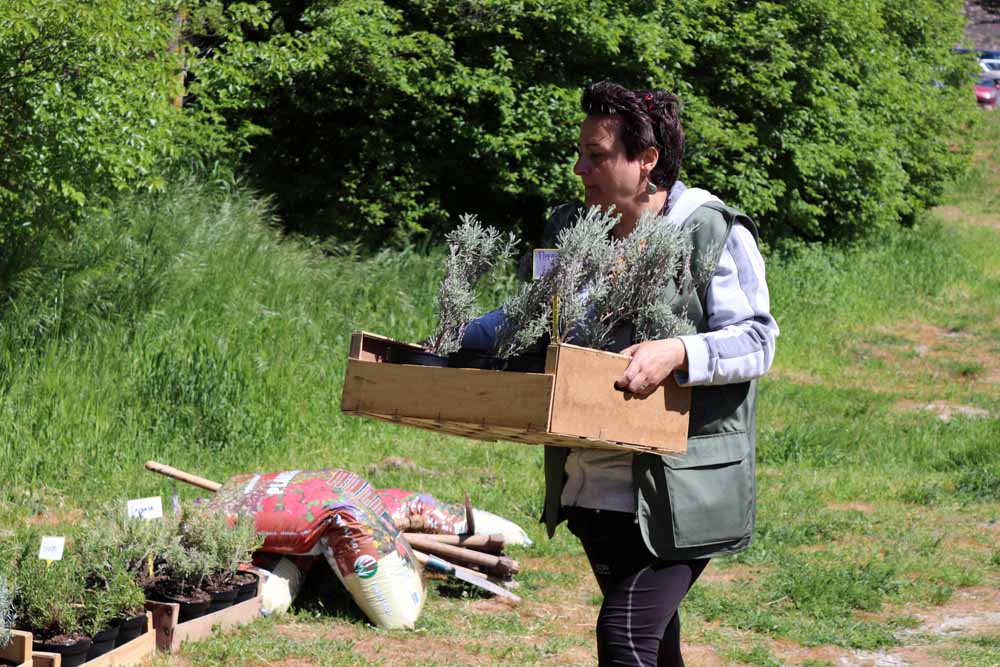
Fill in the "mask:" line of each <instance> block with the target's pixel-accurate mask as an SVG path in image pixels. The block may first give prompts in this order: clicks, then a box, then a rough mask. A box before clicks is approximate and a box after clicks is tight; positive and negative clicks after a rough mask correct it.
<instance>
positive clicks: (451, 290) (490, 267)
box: [429, 214, 517, 354]
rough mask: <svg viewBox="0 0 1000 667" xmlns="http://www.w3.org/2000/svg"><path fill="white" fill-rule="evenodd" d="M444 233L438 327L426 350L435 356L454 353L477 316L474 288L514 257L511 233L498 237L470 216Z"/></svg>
mask: <svg viewBox="0 0 1000 667" xmlns="http://www.w3.org/2000/svg"><path fill="white" fill-rule="evenodd" d="M461 221H462V223H461V224H460V225H459V226H458V227H456V228H455V229H454V230H452V231H451V232H449V233H448V235H447V237H446V238H447V241H448V259H447V264H446V268H445V274H444V279H443V280H442V281H441V289H440V290H439V291H438V301H437V311H438V326H437V330H436V331H435V332H434V336H433V337H432V338H431V340H430V344H429V349H430V351H431V352H434V353H435V354H448V353H449V352H454V351H456V350H458V348H459V346H460V344H461V342H462V336H463V334H464V333H465V328H466V327H467V326H468V324H469V322H470V321H472V319H473V318H474V317H476V315H477V314H478V309H477V307H476V287H477V286H478V285H479V283H480V281H481V280H482V279H483V278H484V277H485V276H486V275H487V274H489V273H491V272H493V271H494V270H496V269H497V268H499V267H501V266H503V265H504V264H506V263H507V262H508V261H509V260H510V258H511V257H512V256H513V254H514V248H515V246H516V245H517V241H516V239H515V237H514V235H513V234H509V235H507V236H502V235H501V234H500V232H498V231H497V230H496V229H494V228H492V227H483V226H482V225H481V224H480V223H479V220H478V219H477V218H476V216H474V215H468V214H467V215H463V216H462V217H461Z"/></svg>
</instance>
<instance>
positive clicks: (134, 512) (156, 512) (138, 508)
mask: <svg viewBox="0 0 1000 667" xmlns="http://www.w3.org/2000/svg"><path fill="white" fill-rule="evenodd" d="M128 516H129V518H130V519H147V520H149V519H162V518H163V499H162V498H160V496H153V497H152V498H137V499H135V500H130V501H128Z"/></svg>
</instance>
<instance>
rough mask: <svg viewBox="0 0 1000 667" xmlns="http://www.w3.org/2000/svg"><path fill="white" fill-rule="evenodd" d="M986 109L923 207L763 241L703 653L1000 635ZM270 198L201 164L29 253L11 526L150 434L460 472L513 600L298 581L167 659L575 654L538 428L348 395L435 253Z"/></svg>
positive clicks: (704, 604) (72, 500)
mask: <svg viewBox="0 0 1000 667" xmlns="http://www.w3.org/2000/svg"><path fill="white" fill-rule="evenodd" d="M980 132H981V136H979V137H978V138H977V144H976V145H977V147H978V148H977V150H976V153H975V159H976V168H975V169H974V170H973V172H972V174H971V175H970V176H969V178H968V179H967V180H965V181H963V182H961V183H957V184H955V185H954V186H953V187H952V188H951V189H950V191H949V195H948V198H947V201H946V202H945V205H943V206H942V207H940V208H939V209H937V210H936V211H934V212H932V213H931V214H930V215H929V216H927V218H926V219H925V220H923V221H921V223H920V224H919V225H918V226H917V227H916V228H914V229H912V230H907V231H904V232H901V233H899V234H895V235H893V236H891V237H887V238H885V239H881V240H877V241H874V242H872V243H870V244H866V245H864V246H859V247H856V248H850V249H828V248H827V249H824V248H818V247H805V248H800V249H798V250H797V251H795V252H793V253H789V254H788V255H783V256H777V255H772V256H770V257H769V258H768V282H769V285H770V287H771V291H772V301H773V307H774V312H775V315H776V317H777V319H778V322H779V325H780V326H781V331H782V333H781V337H780V339H779V341H778V354H777V360H776V362H775V367H774V369H773V372H772V374H771V375H770V376H769V377H767V378H765V379H764V380H763V381H762V382H761V393H760V402H759V406H760V407H759V438H758V460H759V479H758V481H759V500H758V508H759V510H758V512H759V514H758V527H757V532H756V535H755V540H754V543H753V546H752V547H751V549H750V550H748V551H747V552H745V553H744V554H741V555H739V556H737V557H734V558H728V559H720V560H718V561H716V562H714V563H713V564H712V565H711V566H710V567H709V569H708V570H707V571H706V574H705V576H704V579H703V581H702V582H700V583H699V584H698V585H697V586H696V587H695V588H694V589H693V590H692V593H691V595H690V596H689V598H688V600H687V601H686V602H685V603H684V607H683V613H684V615H685V616H684V631H683V633H684V638H685V641H686V643H687V644H688V646H689V650H688V655H689V656H690V657H689V660H688V663H689V664H690V665H694V666H695V667H697V666H698V665H706V666H707V665H720V664H721V665H729V664H734V665H735V664H750V665H784V664H790V665H802V666H803V667H805V666H812V667H819V666H821V665H829V666H830V667H833V666H834V665H838V666H839V665H841V664H858V665H870V664H874V660H875V659H876V658H872V657H871V656H879V655H883V654H884V655H887V656H889V657H893V656H896V657H903V658H906V659H907V660H909V661H910V663H909V664H914V665H918V664H929V665H937V664H946V665H968V666H970V667H975V666H979V665H995V664H997V660H998V658H997V656H998V646H1000V622H998V621H997V620H996V619H997V618H1000V595H998V594H997V591H998V589H1000V262H998V261H997V259H996V257H997V256H998V254H1000V214H998V213H997V211H1000V116H997V115H995V114H994V115H991V116H988V117H986V118H985V122H984V124H983V128H982V129H981V130H980ZM268 222H269V221H268V218H267V213H266V211H264V210H262V209H261V208H260V207H259V206H257V205H256V204H255V203H254V202H253V201H252V200H251V199H249V198H248V197H246V196H244V195H240V194H231V193H219V192H210V191H208V190H206V189H204V188H200V187H196V186H194V185H189V186H187V187H183V188H178V189H177V190H175V191H174V192H172V193H170V194H168V195H165V196H162V197H160V198H159V199H157V200H155V201H151V200H150V199H149V198H137V199H136V200H134V201H131V202H126V203H124V204H123V205H122V206H120V207H118V208H116V209H115V210H114V211H113V212H112V213H111V214H109V215H108V216H107V217H105V218H102V219H100V220H96V221H95V222H94V223H93V224H91V225H89V226H87V227H86V228H85V231H84V232H83V233H82V234H81V236H79V237H78V238H77V239H75V241H74V242H73V243H71V244H68V245H66V246H64V247H61V248H60V249H59V250H58V252H53V253H52V254H51V256H50V257H48V259H47V262H48V263H47V265H46V266H44V267H41V268H40V269H39V270H38V272H37V273H36V274H34V275H32V276H28V277H26V278H25V279H24V280H23V281H22V284H21V285H20V292H21V296H20V298H19V299H18V300H17V302H16V303H15V304H14V306H13V307H11V308H9V309H8V311H7V313H6V314H5V315H4V319H3V321H2V322H0V525H3V526H5V527H7V528H10V527H13V526H16V525H18V524H19V523H21V522H23V521H25V520H26V519H27V518H28V517H31V516H34V515H41V516H40V519H37V520H42V521H58V520H59V519H60V518H62V519H67V518H73V517H75V516H76V515H77V513H78V512H79V511H81V510H82V509H84V508H86V507H87V506H89V505H91V503H92V501H93V500H94V499H98V500H103V501H107V502H117V501H120V500H122V499H124V498H126V497H138V496H145V495H154V494H163V495H169V494H170V493H171V492H172V491H173V487H172V485H171V484H170V483H168V482H166V481H164V479H162V478H158V477H155V476H154V475H152V474H150V473H146V472H144V471H143V470H142V463H143V462H144V461H145V460H147V459H157V460H160V461H163V462H165V463H169V464H171V465H174V466H177V467H180V468H183V469H186V470H189V471H192V472H195V473H197V474H200V475H203V476H206V477H210V478H214V479H218V480H224V479H226V478H227V477H228V476H229V475H232V474H236V473H238V472H244V471H249V470H262V471H263V470H277V469H290V468H300V469H309V468H318V467H344V468H348V469H351V470H354V471H356V472H359V473H361V474H363V475H365V476H367V477H368V478H369V479H370V480H371V481H372V482H373V483H374V484H375V485H377V486H382V487H387V486H402V487H405V488H412V489H416V490H423V491H428V492H431V493H434V494H435V495H437V496H438V497H440V498H443V499H448V500H457V499H460V498H461V496H462V493H463V492H464V491H466V490H468V491H469V492H470V493H471V494H472V497H473V500H474V502H475V504H477V505H478V506H481V507H483V508H486V509H489V510H491V511H495V512H497V513H500V514H502V515H504V516H506V517H508V518H510V519H512V520H515V521H517V522H519V523H520V524H521V525H522V526H524V527H525V528H526V529H527V530H528V531H529V532H530V533H531V535H532V537H533V538H534V539H535V540H536V546H535V547H533V548H532V549H531V550H526V551H520V552H518V553H516V554H515V555H516V557H518V558H519V559H520V560H522V562H524V563H525V564H526V568H525V572H524V573H523V574H522V575H520V576H519V580H520V582H521V588H520V589H519V594H520V595H522V597H523V598H524V603H523V604H522V605H521V606H520V607H518V608H516V609H512V608H510V607H507V606H505V605H503V604H501V603H498V602H496V601H493V600H489V599H483V598H479V597H477V596H476V595H475V594H474V593H473V592H472V591H463V590H462V589H455V588H453V587H447V588H441V589H440V590H439V593H440V594H432V595H431V598H430V600H429V602H428V604H427V606H426V607H425V611H424V614H423V616H422V617H421V620H420V622H419V624H418V626H417V628H416V629H415V630H414V631H411V632H383V631H379V630H376V629H373V628H371V627H369V626H368V625H366V624H365V623H364V622H363V621H359V620H358V619H357V618H356V617H355V616H354V615H352V614H351V613H349V611H344V610H343V609H342V608H341V607H340V606H338V605H334V604H333V603H331V604H330V605H329V608H326V607H324V606H323V605H316V604H314V605H311V606H309V607H308V608H307V609H303V610H301V611H299V612H297V613H296V614H294V615H290V616H286V617H282V618H278V619H267V620H263V621H261V622H259V623H256V624H254V625H253V626H250V627H248V628H246V629H244V630H242V631H240V632H237V633H235V634H232V635H228V636H226V637H225V638H223V639H219V640H216V641H212V642H205V643H202V644H198V645H194V646H191V647H189V648H187V649H186V650H185V651H184V652H183V653H182V654H181V655H180V656H175V657H160V658H158V664H161V665H170V666H178V665H188V664H192V665H223V664H225V665H248V666H249V665H253V666H257V665H275V664H280V665H316V666H320V665H338V666H339V665H355V664H357V665H372V664H375V665H378V664H382V665H394V664H407V665H436V666H439V665H460V664H484V665H485V664H512V665H543V664H592V663H593V662H594V661H595V658H594V655H595V653H594V645H593V644H594V642H593V622H594V620H595V618H596V614H597V610H598V608H599V605H600V597H599V594H598V592H597V587H596V585H595V584H594V583H593V581H592V580H591V578H590V574H589V570H588V568H587V565H586V561H585V559H584V557H583V555H582V550H581V549H580V548H579V546H578V545H577V544H576V543H575V541H574V540H573V539H572V538H570V537H569V536H568V535H567V534H566V532H565V531H560V533H559V534H558V536H557V538H556V539H555V540H552V541H549V540H548V539H546V538H545V537H544V535H543V531H542V529H541V527H540V526H539V525H538V523H537V517H538V516H539V514H540V512H541V496H542V475H541V460H542V450H541V448H538V447H530V446H525V445H516V444H504V443H478V442H473V441H466V440H461V439H457V438H450V437H444V436H440V435H437V434H434V433H428V432H422V431H417V430H411V429H406V428H402V427H397V426H393V425H389V424H384V423H378V422H373V421H367V420H362V419H358V418H354V417H346V416H342V415H341V414H340V413H339V400H340V390H341V386H342V378H343V374H344V367H345V358H346V355H347V344H348V337H349V334H350V332H351V331H352V330H356V329H366V330H369V331H376V332H379V333H383V334H386V335H390V336H393V337H397V338H401V339H409V340H419V339H421V338H422V337H424V336H426V335H428V334H429V333H430V332H431V330H432V318H433V301H434V292H435V289H436V285H437V283H438V281H439V279H440V270H441V269H440V267H441V265H442V261H441V259H442V257H441V254H440V252H439V251H432V252H429V253H418V252H414V251H405V252H401V251H394V252H386V253H383V254H380V255H377V256H375V257H371V258H365V259H359V258H355V257H349V256H331V255H328V254H324V253H323V252H322V248H313V247H306V246H304V245H303V244H301V243H299V242H297V241H294V240H285V241H280V240H279V237H278V235H277V233H276V232H274V231H272V230H270V229H268V227H267V225H268ZM512 281H513V279H512V278H510V279H508V280H507V281H501V282H500V283H498V284H496V285H492V286H491V287H490V289H489V291H488V292H487V293H484V294H483V302H484V307H486V306H491V305H494V304H496V303H497V302H498V301H499V300H500V299H502V297H503V295H504V294H506V293H508V292H509V290H510V289H511V285H512ZM388 457H403V458H405V459H409V460H410V461H412V463H413V465H412V466H398V465H392V464H390V462H388V461H387V460H386V459H387V458H388ZM179 492H180V494H181V495H182V496H184V497H193V496H196V495H198V494H197V492H196V491H194V490H191V489H188V488H181V489H179ZM435 585H436V584H435ZM990 613H991V614H994V616H992V617H990V618H993V619H994V620H993V621H991V622H987V621H986V620H984V621H983V623H980V624H978V625H976V626H974V627H971V628H965V629H964V630H961V629H960V630H959V631H949V632H942V631H939V629H938V627H939V625H940V624H941V623H943V622H944V619H947V618H954V617H973V618H975V617H976V614H979V615H980V616H981V617H982V618H983V619H987V614H990ZM991 623H992V624H991ZM842 660H844V661H848V662H842ZM865 660H869V661H868V662H865ZM850 661H854V662H850Z"/></svg>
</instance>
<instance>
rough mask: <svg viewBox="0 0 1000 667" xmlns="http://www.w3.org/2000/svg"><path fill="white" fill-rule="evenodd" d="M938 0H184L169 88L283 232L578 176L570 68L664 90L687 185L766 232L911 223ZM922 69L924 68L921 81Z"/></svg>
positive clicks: (418, 224) (530, 225) (956, 125)
mask: <svg viewBox="0 0 1000 667" xmlns="http://www.w3.org/2000/svg"><path fill="white" fill-rule="evenodd" d="M961 6H962V3H961V2H959V1H958V0H915V1H913V2H902V1H901V0H791V1H789V2H781V3H778V2H746V1H745V0H658V1H652V2H620V1H616V2H606V1H605V2H602V1H598V2H590V1H584V0H520V1H518V2H509V1H508V0H477V1H469V0H459V1H454V0H448V1H447V2H444V1H441V0H382V1H380V0H298V1H294V2H293V1H288V0H259V1H257V2H239V3H226V2H219V1H217V0H216V1H212V2H208V3H205V4H203V5H201V6H200V8H198V9H197V10H195V11H194V12H193V13H192V21H191V23H190V26H189V29H190V32H191V33H192V43H193V44H194V45H195V46H196V47H197V51H198V53H199V54H201V57H198V58H195V59H194V60H193V61H192V65H191V68H192V71H193V72H194V75H195V76H194V79H193V82H192V86H191V92H192V95H191V97H190V98H189V103H190V106H191V109H192V110H194V112H195V113H201V112H207V113H209V114H211V115H212V117H213V118H214V119H215V120H217V121H218V122H220V123H221V122H224V123H225V124H226V125H227V126H228V127H230V128H234V129H236V130H237V132H238V133H239V138H240V141H243V142H244V143H243V144H242V145H243V146H244V147H246V148H250V149H251V150H250V152H249V153H248V155H247V156H246V159H245V162H244V166H245V167H246V168H247V169H248V171H249V172H250V173H252V174H253V176H254V178H255V180H256V182H257V183H258V184H259V186H260V187H261V188H262V189H263V190H264V191H265V192H270V193H275V194H276V195H277V201H278V204H279V208H280V211H281V212H282V214H283V215H284V217H285V218H286V222H287V223H288V224H289V225H290V226H292V227H293V228H294V229H297V230H301V231H307V232H312V233H318V234H320V235H334V236H337V237H340V238H350V239H362V240H364V241H366V242H368V243H370V244H374V245H377V244H380V243H383V242H385V241H387V240H393V239H397V240H398V239H400V238H410V237H412V236H413V235H415V234H422V233H424V232H427V231H431V232H440V231H442V230H444V229H447V228H448V227H449V226H450V225H451V224H453V220H454V217H455V216H456V215H457V214H458V213H461V212H466V211H471V212H476V213H479V214H481V215H482V216H483V219H484V221H486V222H487V223H488V224H494V225H499V226H502V227H520V228H522V230H523V231H526V232H527V233H528V234H529V236H530V235H531V234H532V233H533V232H537V231H538V229H539V227H540V224H541V222H542V220H543V218H544V211H545V209H546V208H547V207H548V206H551V205H553V204H556V203H559V202H560V201H565V200H570V199H574V198H576V197H577V189H578V187H577V184H576V179H575V177H574V176H573V175H572V172H571V168H572V162H573V155H574V150H575V149H574V144H575V140H576V132H577V126H578V122H579V120H580V113H579V112H578V110H577V107H578V100H579V94H580V91H581V89H582V87H583V86H584V85H586V84H587V83H589V82H591V81H593V80H597V79H601V78H610V79H613V80H617V81H620V82H622V83H624V84H625V85H628V86H632V87H663V88H667V89H670V90H673V91H676V92H677V93H678V94H679V95H680V97H681V99H682V100H683V101H684V103H685V105H686V106H685V112H684V116H683V119H684V122H685V125H686V128H687V132H688V139H689V143H688V151H687V158H686V162H685V167H686V168H685V173H684V178H686V179H687V180H688V181H689V182H690V183H691V184H696V185H699V186H702V187H706V188H709V189H711V190H713V191H715V192H717V193H718V194H720V195H721V196H723V198H725V199H726V200H727V201H730V202H732V203H734V204H736V205H738V206H741V207H742V208H744V209H745V210H747V211H748V212H749V213H750V214H751V215H753V216H754V217H756V218H757V219H758V220H759V221H760V222H761V223H762V226H763V229H764V232H765V235H766V236H767V237H769V238H772V239H774V238H779V237H800V238H806V239H821V238H827V239H851V238H856V237H859V236H861V235H863V234H864V233H865V232H866V231H867V230H870V229H872V228H884V227H887V226H890V225H893V224H895V223H897V222H904V223H907V222H910V221H912V219H913V217H914V216H915V215H916V214H917V213H918V212H919V211H920V210H921V209H923V208H924V207H925V206H926V205H927V204H928V203H931V202H934V201H935V199H936V198H937V197H938V196H939V194H940V192H941V183H942V182H943V181H944V180H945V179H947V178H949V177H951V176H953V175H954V174H955V173H956V172H957V171H959V170H960V169H961V167H962V164H964V161H965V156H964V155H963V154H962V152H961V150H960V149H958V148H956V147H955V146H954V144H955V142H956V137H957V134H958V132H959V131H960V129H961V128H962V126H963V125H964V124H965V123H966V122H968V121H969V119H970V116H969V112H970V111H971V110H972V108H973V106H974V105H973V102H972V97H971V93H970V92H969V91H968V90H967V89H968V80H967V79H968V72H970V71H971V64H970V62H969V61H968V60H967V59H965V58H963V57H961V56H957V55H955V54H952V53H951V47H952V46H953V45H954V44H956V43H958V41H959V40H960V39H961V27H962V23H963V19H962V14H961ZM935 82H936V85H935Z"/></svg>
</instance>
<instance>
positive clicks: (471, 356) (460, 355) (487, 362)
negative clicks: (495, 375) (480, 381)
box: [448, 350, 504, 371]
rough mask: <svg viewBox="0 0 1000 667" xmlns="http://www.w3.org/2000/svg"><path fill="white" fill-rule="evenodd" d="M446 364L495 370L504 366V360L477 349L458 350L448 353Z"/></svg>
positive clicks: (454, 366)
mask: <svg viewBox="0 0 1000 667" xmlns="http://www.w3.org/2000/svg"><path fill="white" fill-rule="evenodd" d="M448 366H450V367H451V368H480V369H483V370H489V371H497V370H501V369H502V368H503V367H504V360H503V359H500V358H499V357H494V356H492V355H489V354H486V353H485V352H480V351H479V350H459V351H458V352H452V353H451V354H449V355H448Z"/></svg>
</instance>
